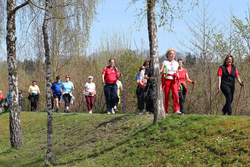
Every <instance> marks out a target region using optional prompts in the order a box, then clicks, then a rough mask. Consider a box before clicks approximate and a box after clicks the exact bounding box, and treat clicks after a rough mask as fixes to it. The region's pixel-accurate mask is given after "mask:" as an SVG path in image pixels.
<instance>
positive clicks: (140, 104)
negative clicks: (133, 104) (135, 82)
mask: <svg viewBox="0 0 250 167" xmlns="http://www.w3.org/2000/svg"><path fill="white" fill-rule="evenodd" d="M136 95H137V101H138V103H137V108H138V110H139V112H142V111H143V109H144V104H145V100H146V93H145V91H144V89H143V88H140V87H139V86H137V89H136Z"/></svg>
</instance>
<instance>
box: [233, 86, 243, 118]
mask: <svg viewBox="0 0 250 167" xmlns="http://www.w3.org/2000/svg"><path fill="white" fill-rule="evenodd" d="M241 92H242V86H241V87H240V93H239V97H238V100H237V103H236V108H235V112H234V115H236V112H237V108H238V104H239V101H240V96H241Z"/></svg>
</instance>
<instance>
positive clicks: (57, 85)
mask: <svg viewBox="0 0 250 167" xmlns="http://www.w3.org/2000/svg"><path fill="white" fill-rule="evenodd" d="M62 85H63V84H62V82H59V83H58V82H54V83H53V84H52V86H51V89H52V90H53V95H56V94H57V93H61V87H62Z"/></svg>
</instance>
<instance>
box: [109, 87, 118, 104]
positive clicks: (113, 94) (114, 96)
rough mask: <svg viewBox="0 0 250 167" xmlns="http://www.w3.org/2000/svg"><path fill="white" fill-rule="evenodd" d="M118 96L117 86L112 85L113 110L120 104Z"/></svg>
mask: <svg viewBox="0 0 250 167" xmlns="http://www.w3.org/2000/svg"><path fill="white" fill-rule="evenodd" d="M118 100H119V99H118V96H117V84H112V85H111V108H113V107H114V106H115V104H116V103H117V102H118Z"/></svg>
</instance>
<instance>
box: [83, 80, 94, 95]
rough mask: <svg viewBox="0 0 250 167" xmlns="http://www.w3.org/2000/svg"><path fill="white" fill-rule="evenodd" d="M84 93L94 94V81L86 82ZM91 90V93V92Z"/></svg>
mask: <svg viewBox="0 0 250 167" xmlns="http://www.w3.org/2000/svg"><path fill="white" fill-rule="evenodd" d="M84 87H85V95H86V96H94V93H95V92H94V91H95V83H93V82H92V83H89V82H86V84H85V86H84ZM91 92H92V93H91Z"/></svg>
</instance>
